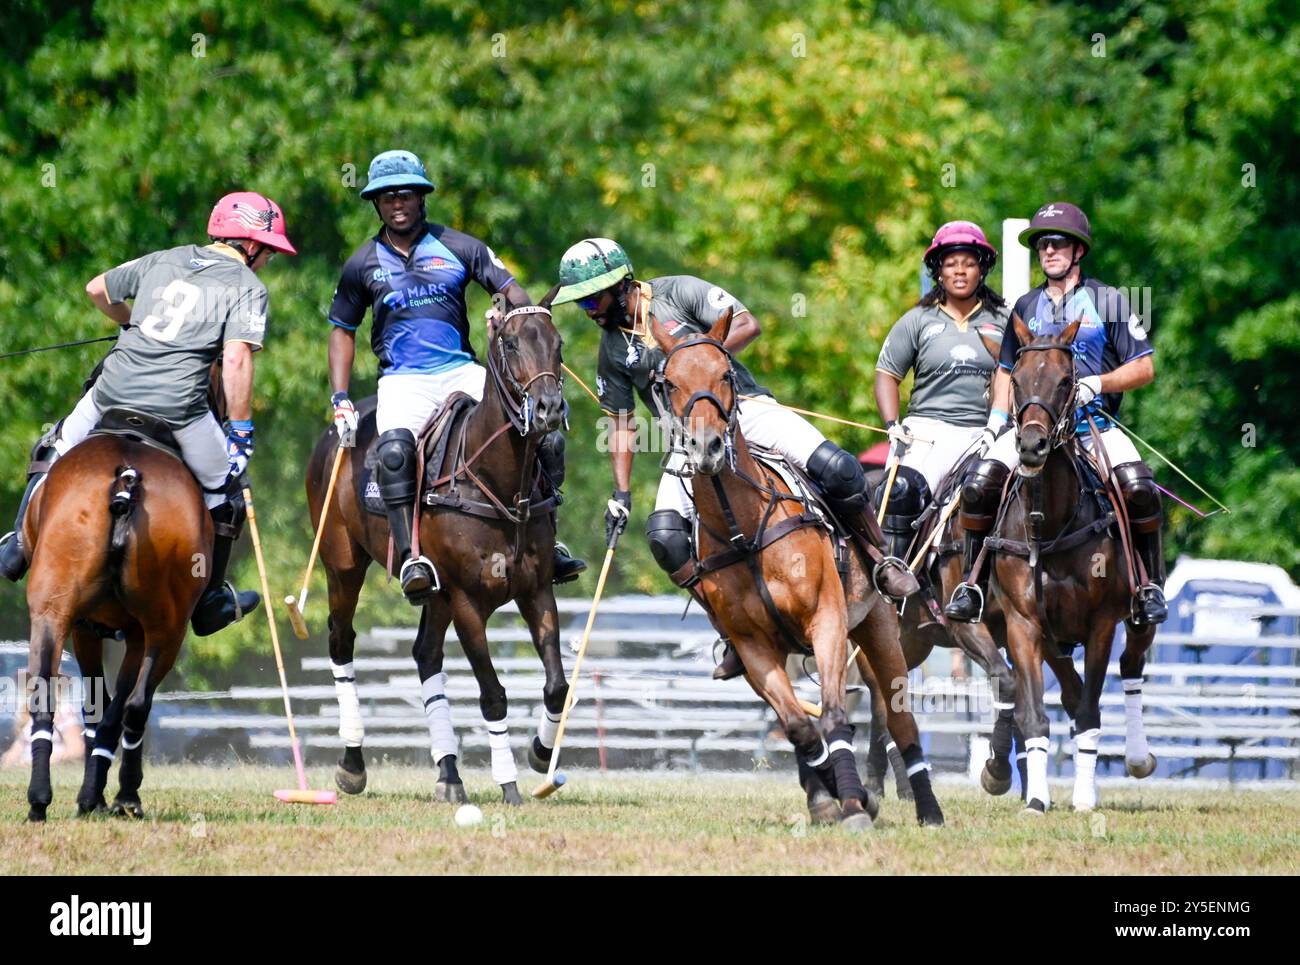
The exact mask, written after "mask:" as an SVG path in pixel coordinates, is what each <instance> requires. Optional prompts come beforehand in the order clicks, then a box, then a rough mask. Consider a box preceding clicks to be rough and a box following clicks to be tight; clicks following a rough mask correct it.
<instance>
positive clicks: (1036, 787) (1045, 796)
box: [1025, 737, 1052, 811]
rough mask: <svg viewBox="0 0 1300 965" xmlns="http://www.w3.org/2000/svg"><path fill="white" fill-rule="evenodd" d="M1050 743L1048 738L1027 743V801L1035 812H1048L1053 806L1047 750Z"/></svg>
mask: <svg viewBox="0 0 1300 965" xmlns="http://www.w3.org/2000/svg"><path fill="white" fill-rule="evenodd" d="M1050 743H1051V742H1050V741H1049V740H1048V738H1046V737H1031V738H1029V739H1028V740H1027V741H1025V770H1026V771H1027V772H1028V774H1027V785H1026V790H1025V801H1026V803H1027V804H1028V806H1029V807H1031V808H1033V809H1034V810H1041V811H1046V810H1047V809H1048V808H1049V807H1051V806H1052V795H1051V792H1050V791H1048V789H1047V748H1048V745H1049V744H1050Z"/></svg>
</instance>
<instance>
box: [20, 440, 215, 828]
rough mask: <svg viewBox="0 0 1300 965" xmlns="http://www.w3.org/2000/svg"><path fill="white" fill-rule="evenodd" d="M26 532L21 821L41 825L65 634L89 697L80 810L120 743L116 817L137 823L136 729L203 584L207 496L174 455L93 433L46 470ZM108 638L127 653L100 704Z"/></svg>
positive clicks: (94, 796) (87, 806)
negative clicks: (28, 733) (25, 741)
mask: <svg viewBox="0 0 1300 965" xmlns="http://www.w3.org/2000/svg"><path fill="white" fill-rule="evenodd" d="M23 536H24V541H25V543H26V545H28V546H30V547H32V561H31V562H32V565H31V574H30V576H29V577H28V582H27V608H28V611H29V613H30V616H31V635H30V638H29V639H30V641H31V643H30V655H29V657H28V665H27V672H28V696H27V700H28V707H29V709H30V712H31V715H32V776H31V783H30V785H29V786H28V790H27V801H28V804H29V805H30V811H29V812H28V819H29V820H32V821H44V820H45V812H46V809H47V808H48V807H49V804H50V801H51V800H52V799H53V790H52V788H51V786H50V752H51V748H52V742H51V729H52V724H53V720H54V710H55V706H54V702H55V699H56V697H55V694H54V693H53V691H52V689H51V688H52V678H53V675H54V674H56V673H57V671H58V667H59V662H60V660H61V659H62V657H63V647H64V642H65V641H66V639H67V638H68V636H69V635H71V636H72V640H73V647H74V650H75V653H76V657H77V662H78V663H79V664H80V666H81V673H82V678H83V683H84V691H85V695H86V702H85V705H84V706H83V715H84V717H85V720H86V730H85V737H86V770H85V780H84V781H83V783H82V787H81V791H80V793H79V794H78V795H77V810H78V813H80V814H88V813H90V812H93V811H98V810H101V809H103V808H104V807H105V806H106V805H105V801H104V786H105V784H106V783H107V781H108V769H109V766H110V765H111V764H112V762H113V757H114V755H115V754H116V751H117V744H118V740H119V738H120V739H121V742H122V764H121V768H120V770H119V772H118V779H119V789H118V793H117V797H116V799H115V801H114V803H113V807H112V810H113V812H114V813H116V814H127V815H131V816H134V817H140V816H142V814H143V811H142V808H141V804H140V795H139V791H140V784H141V781H142V780H143V766H142V765H143V754H144V751H143V740H144V730H145V724H146V723H147V722H148V719H149V710H150V707H151V706H152V703H153V695H154V691H155V690H156V689H157V687H158V685H159V684H160V683H161V682H162V680H163V678H164V677H166V676H167V673H168V671H170V670H171V668H172V665H173V664H174V663H175V662H176V657H177V655H178V654H179V653H180V649H181V642H182V641H183V640H184V639H185V632H186V629H187V624H188V623H189V619H190V614H191V613H192V612H193V610H194V605H195V604H196V603H197V602H198V599H199V597H200V596H201V595H202V593H203V591H204V589H205V587H206V586H207V583H208V574H207V567H206V560H207V559H209V558H210V556H211V552H212V538H213V524H212V518H211V516H210V514H209V513H208V511H207V509H205V508H204V504H203V493H202V491H201V490H200V489H199V485H198V483H197V482H196V481H195V479H194V477H193V475H191V473H190V471H189V469H187V468H186V466H185V465H184V463H182V462H181V460H180V459H178V458H176V457H175V456H173V455H170V454H168V453H167V452H164V451H162V450H160V449H158V448H156V447H154V446H151V445H147V444H144V443H142V442H138V441H134V440H132V439H129V438H125V437H121V436H107V435H92V436H90V437H89V438H88V439H86V440H85V441H83V442H81V443H80V444H78V445H76V446H74V447H73V448H72V449H71V450H69V451H68V453H67V454H66V455H64V456H63V457H62V458H61V459H59V460H58V461H57V462H55V463H54V465H53V466H52V467H51V469H50V472H49V475H48V476H47V477H46V479H45V482H44V483H43V484H42V485H41V487H40V488H39V489H37V490H36V492H35V494H34V495H33V497H32V501H31V505H30V507H29V509H28V512H27V516H26V520H25V524H24V534H23ZM113 631H117V632H118V633H119V634H120V635H121V637H122V638H123V639H124V640H125V643H126V652H125V656H124V657H123V659H122V666H121V669H120V670H119V671H118V675H117V683H116V685H115V687H114V691H113V697H112V700H111V701H109V703H108V706H107V707H103V706H101V705H100V701H99V696H100V695H101V694H102V692H103V677H104V662H103V640H102V637H103V636H104V635H105V634H106V633H112V632H113ZM101 714H102V719H101V716H100V715H101ZM96 722H97V726H93V727H92V724H95V723H96Z"/></svg>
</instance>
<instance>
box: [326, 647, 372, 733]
mask: <svg viewBox="0 0 1300 965" xmlns="http://www.w3.org/2000/svg"><path fill="white" fill-rule="evenodd" d="M330 673H332V674H333V675H334V697H335V699H336V700H337V701H338V704H339V739H340V740H341V741H343V746H344V747H360V746H361V742H362V741H363V740H365V738H366V729H365V727H364V726H363V725H362V723H361V701H360V700H359V699H358V698H357V678H356V672H355V671H354V670H353V669H352V662H351V661H348V662H347V663H335V662H334V661H333V660H331V661H330Z"/></svg>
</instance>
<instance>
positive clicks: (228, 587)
mask: <svg viewBox="0 0 1300 965" xmlns="http://www.w3.org/2000/svg"><path fill="white" fill-rule="evenodd" d="M221 588H222V589H223V590H225V591H226V593H228V594H229V595H230V599H231V600H233V601H234V603H235V619H233V620H231V621H230V624H229V625H232V626H233V625H234V624H236V623H238V622H239V621H240V620H242V619H244V608H243V607H241V606H240V605H239V591H238V590H236V589H235V584H233V583H231V582H230V581H229V580H226V581H225V582H224V583H222V584H221Z"/></svg>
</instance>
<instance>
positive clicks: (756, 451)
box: [748, 442, 833, 531]
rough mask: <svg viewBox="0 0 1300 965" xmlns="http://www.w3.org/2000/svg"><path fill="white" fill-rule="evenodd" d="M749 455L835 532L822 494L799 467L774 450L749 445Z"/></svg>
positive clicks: (824, 524)
mask: <svg viewBox="0 0 1300 965" xmlns="http://www.w3.org/2000/svg"><path fill="white" fill-rule="evenodd" d="M748 445H749V453H750V455H752V456H753V457H754V458H755V459H756V460H757V461H758V462H759V463H760V464H761V465H762V466H763V468H765V469H769V470H771V471H772V472H773V473H775V474H776V475H778V476H780V477H781V479H782V481H783V482H784V483H785V484H786V487H787V488H788V489H789V490H790V492H792V493H793V494H794V495H796V496H798V497H800V498H801V499H802V500H803V501H804V503H805V504H806V505H807V506H808V508H809V509H811V510H812V511H813V512H814V513H816V514H817V516H818V517H819V518H820V519H821V521H822V525H823V526H825V527H826V528H827V529H830V530H832V531H833V527H832V526H831V523H830V517H829V514H828V513H827V511H826V507H825V506H824V505H823V504H822V499H821V494H820V493H819V492H817V491H816V489H815V488H814V487H813V485H812V483H811V482H810V481H809V480H808V477H807V476H805V475H804V474H803V473H801V472H800V471H799V470H798V468H797V467H795V466H792V465H790V463H788V462H787V461H786V458H785V456H783V455H781V453H779V452H777V451H776V450H774V449H763V448H760V447H759V446H756V445H754V444H753V443H752V442H751V443H748Z"/></svg>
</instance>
